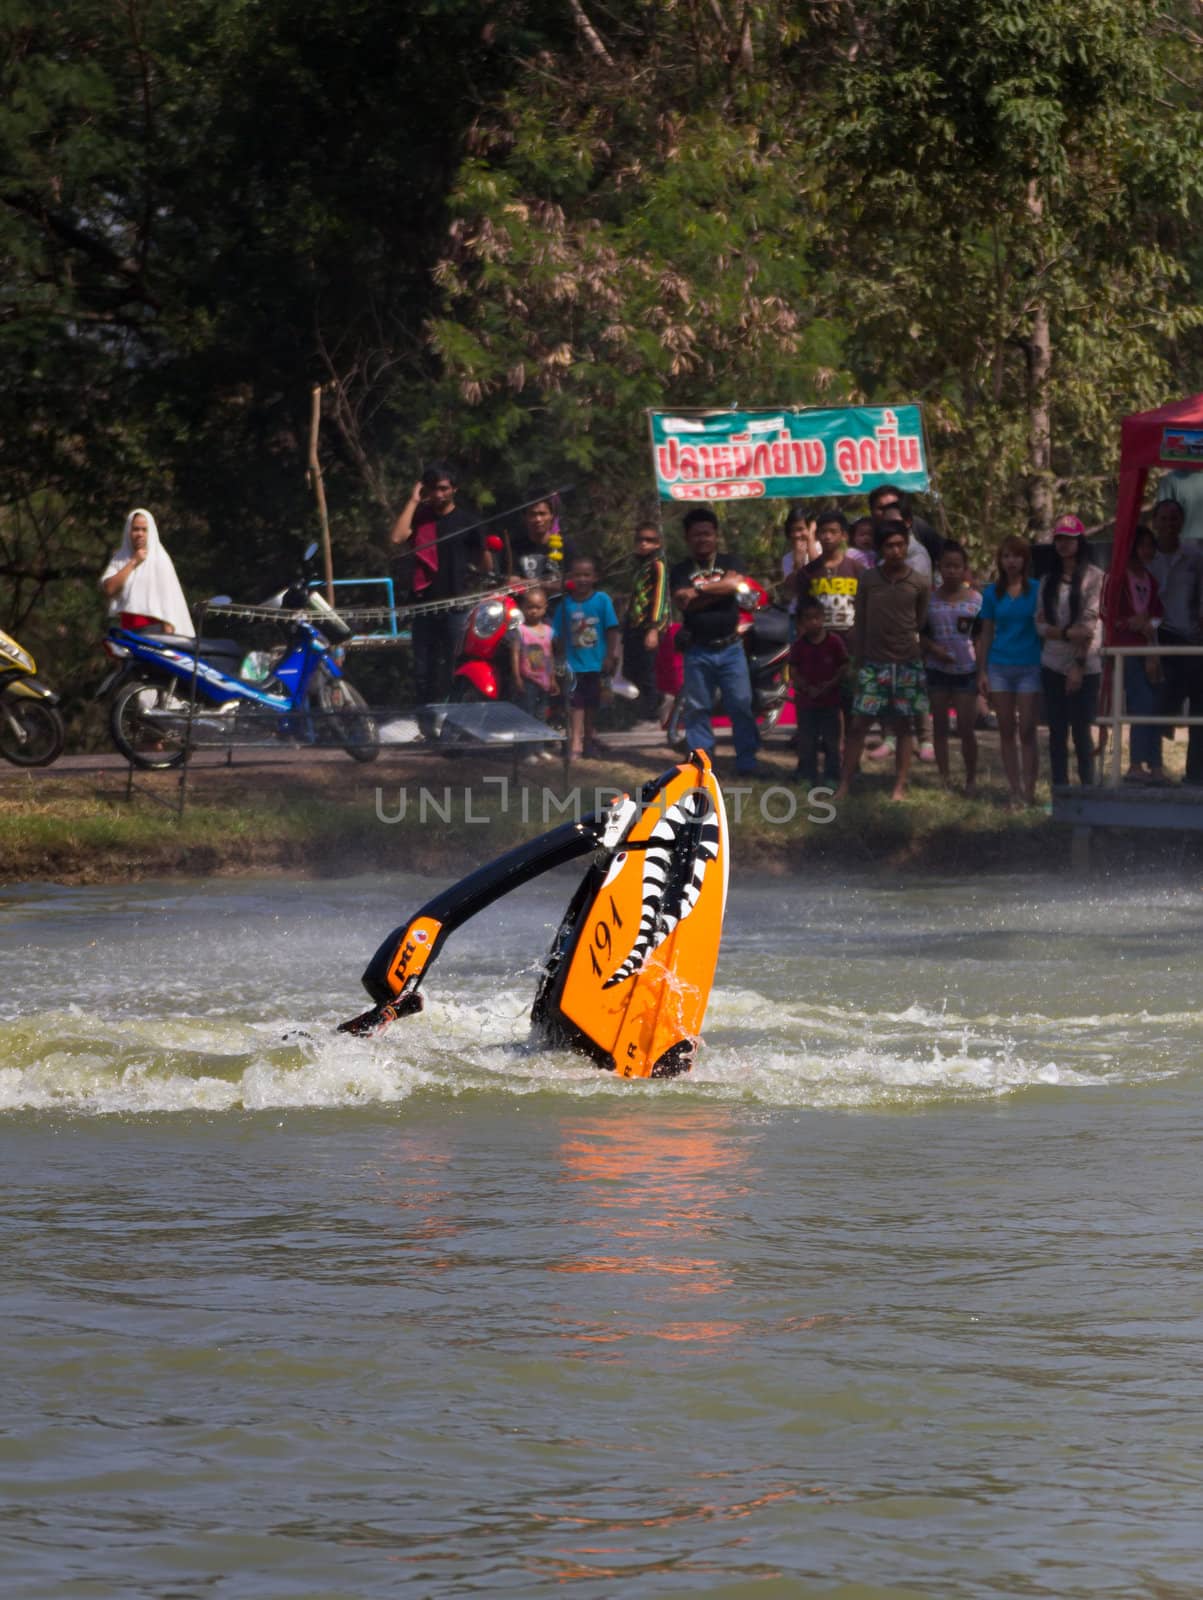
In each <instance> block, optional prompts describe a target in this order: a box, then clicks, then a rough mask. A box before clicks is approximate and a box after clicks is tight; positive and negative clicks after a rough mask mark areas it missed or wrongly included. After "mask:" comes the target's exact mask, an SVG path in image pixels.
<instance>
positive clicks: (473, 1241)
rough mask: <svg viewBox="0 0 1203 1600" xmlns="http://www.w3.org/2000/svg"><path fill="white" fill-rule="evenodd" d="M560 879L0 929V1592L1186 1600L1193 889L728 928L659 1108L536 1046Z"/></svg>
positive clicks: (234, 891) (806, 892)
mask: <svg viewBox="0 0 1203 1600" xmlns="http://www.w3.org/2000/svg"><path fill="white" fill-rule="evenodd" d="M572 881H573V880H572V878H571V877H570V876H569V877H565V878H559V879H557V880H556V881H554V882H550V883H548V882H544V883H543V884H541V885H539V886H534V887H532V888H530V889H528V890H526V891H523V892H522V893H521V894H520V895H518V896H515V897H513V898H512V900H511V901H510V902H509V903H507V904H505V905H504V906H499V907H495V908H493V910H492V911H490V912H489V913H487V914H486V915H485V916H483V917H481V918H480V919H478V920H477V922H476V923H475V924H472V925H470V926H469V927H468V928H465V929H464V930H462V931H461V932H460V933H459V934H457V935H455V936H454V937H453V938H452V940H451V941H450V943H449V944H448V946H447V949H446V951H445V952H444V954H443V956H442V957H441V958H440V960H439V962H438V964H437V966H436V967H435V969H434V971H433V973H432V974H431V977H430V980H429V983H428V988H429V991H430V999H429V1001H428V1009H427V1011H426V1013H425V1015H424V1016H422V1017H419V1018H415V1019H411V1020H408V1021H406V1022H403V1023H399V1024H397V1025H396V1026H395V1027H394V1028H392V1029H391V1030H390V1031H389V1032H387V1033H385V1034H384V1035H382V1036H380V1037H378V1038H376V1039H373V1040H368V1041H358V1040H352V1039H350V1038H348V1037H345V1036H335V1035H334V1034H333V1033H332V1031H331V1029H332V1025H333V1024H334V1022H336V1021H337V1020H338V1019H340V1018H342V1017H345V1016H349V1015H352V1014H354V1013H355V1012H356V1011H358V1010H359V1009H361V1007H362V1005H363V1003H364V1001H363V997H362V995H361V993H360V991H359V987H358V981H357V978H358V973H359V971H360V969H361V968H362V966H363V964H364V962H365V961H366V958H367V957H368V955H369V954H370V953H371V951H372V949H373V948H374V947H375V945H376V943H377V942H378V940H379V939H380V938H381V937H382V936H383V935H384V934H385V933H386V932H387V931H388V930H389V928H390V927H392V926H394V925H395V924H396V923H398V922H400V921H401V920H402V919H403V917H404V916H405V915H407V914H408V913H409V912H410V911H412V910H413V909H415V908H416V906H417V904H419V903H420V902H421V900H422V899H424V898H426V896H427V895H428V894H429V893H430V885H429V884H422V883H420V882H419V881H418V880H409V881H406V880H402V879H391V880H388V881H381V880H371V881H367V880H361V881H356V882H346V883H335V884H331V883H282V882H270V883H255V882H250V883H247V882H242V883H237V884H231V883H218V884H213V885H209V886H202V887H196V886H177V885H171V886H168V887H163V886H149V887H147V886H142V887H137V888H132V889H130V888H113V889H100V890H98V889H73V890H67V889H53V888H45V887H41V886H39V887H32V888H28V889H21V888H17V889H8V890H5V891H0V928H2V930H3V936H4V945H3V949H4V973H5V978H6V980H7V982H6V988H7V993H6V995H5V996H4V998H3V999H0V1159H2V1161H3V1186H2V1191H0V1194H2V1199H0V1251H2V1259H3V1285H4V1298H3V1307H4V1315H3V1319H2V1322H0V1352H2V1358H3V1369H2V1370H3V1374H4V1377H3V1397H4V1403H3V1406H2V1408H0V1506H2V1507H3V1511H2V1513H0V1574H2V1575H3V1576H2V1589H3V1594H4V1596H5V1597H6V1600H16V1597H21V1600H26V1597H34V1596H37V1597H47V1600H62V1597H110V1596H112V1597H121V1600H129V1597H148V1600H149V1597H153V1600H164V1597H171V1600H213V1597H218V1600H264V1597H289V1600H292V1597H297V1600H300V1597H306V1600H318V1597H322V1600H335V1597H348V1600H350V1597H354V1600H360V1597H365V1596H368V1597H372V1596H397V1595H406V1596H408V1595H414V1596H434V1597H450V1596H457V1597H458V1596H467V1595H474V1594H482V1595H485V1594H487V1595H499V1594H500V1595H515V1596H539V1595H551V1594H553V1593H555V1594H558V1595H562V1596H569V1597H571V1600H595V1597H596V1600H601V1597H609V1596H612V1595H614V1594H616V1593H620V1592H621V1593H623V1594H629V1595H632V1596H640V1597H642V1596H657V1595H672V1596H687V1595H707V1596H715V1597H726V1600H731V1597H743V1596H750V1597H756V1600H778V1597H789V1600H797V1597H809V1596H816V1597H817V1596H823V1597H833V1600H834V1597H838V1600H886V1597H891V1596H907V1597H914V1596H933V1597H940V1600H947V1597H950V1596H957V1597H959V1596H1038V1595H1048V1596H1057V1597H1060V1600H1065V1597H1070V1600H1075V1597H1082V1600H1087V1597H1089V1600H1098V1597H1100V1596H1123V1597H1130V1596H1137V1595H1148V1596H1156V1597H1157V1600H1171V1597H1178V1596H1182V1597H1187V1596H1191V1597H1195V1596H1197V1595H1199V1594H1200V1593H1201V1592H1203V1549H1201V1541H1200V1528H1201V1527H1203V1422H1201V1417H1203V1245H1201V1240H1200V1189H1201V1156H1203V1141H1201V1135H1200V1119H1199V1114H1198V1108H1199V1097H1200V1091H1201V1090H1203V1073H1201V1070H1200V1043H1201V1039H1203V1024H1201V1022H1200V1017H1199V1013H1198V1011H1197V1009H1196V994H1197V988H1198V980H1197V977H1196V974H1197V972H1198V970H1199V964H1200V959H1201V957H1203V886H1200V885H1198V884H1193V883H1190V884H1182V883H1168V882H1157V881H1150V880H1148V879H1144V880H1141V881H1140V882H1138V883H1131V884H1128V885H1126V886H1120V887H1115V888H1112V887H1105V888H1100V887H1099V886H1097V885H1096V886H1094V887H1090V886H1086V885H1083V886H1080V887H1070V886H1066V885H1063V884H1060V883H1056V882H1055V881H1054V880H1052V879H1035V878H1031V879H1027V878H1020V877H1012V878H1008V879H1006V880H985V881H983V880H977V881H972V882H970V881H948V882H936V883H926V884H912V883H905V884H904V883H898V882H896V883H894V884H892V885H887V886H885V887H882V886H876V887H874V886H870V885H857V884H853V885H851V886H850V885H847V884H837V883H834V882H830V881H825V882H822V883H818V884H807V883H801V882H779V881H775V882H771V883H755V884H746V883H745V884H739V885H736V886H735V887H734V888H733V893H732V900H731V905H730V909H729V914H728V922H727V932H726V937H725V940H724V945H723V952H722V957H721V960H720V963H719V974H718V981H717V986H716V989H715V993H714V997H713V1001H712V1005H711V1010H710V1014H709V1017H708V1024H707V1036H706V1048H705V1050H704V1053H703V1055H702V1057H701V1059H700V1061H699V1064H698V1067H697V1069H696V1071H695V1073H694V1075H693V1076H692V1078H690V1079H688V1080H677V1081H674V1082H672V1083H656V1084H648V1083H642V1084H625V1083H616V1082H614V1081H613V1080H611V1079H610V1078H609V1077H608V1076H607V1075H605V1074H603V1073H599V1072H598V1071H596V1069H594V1068H593V1067H591V1066H589V1065H587V1064H583V1063H582V1062H580V1061H579V1060H577V1059H575V1058H573V1057H570V1056H567V1055H542V1054H532V1053H528V1052H527V1051H526V1050H525V1049H524V1047H523V1043H524V1039H525V1032H526V1029H525V1012H526V1006H527V1005H528V1004H529V999H530V995H531V992H532V990H533V985H534V978H535V972H536V968H537V964H538V957H539V955H540V954H541V952H542V949H543V946H544V944H545V943H546V940H547V938H548V935H549V932H550V928H551V925H552V924H553V922H554V921H555V920H556V918H557V917H558V914H559V911H560V910H561V908H562V906H563V904H564V903H565V900H566V898H567V894H568V892H569V888H570V885H571V882H572Z"/></svg>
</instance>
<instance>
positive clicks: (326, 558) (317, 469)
mask: <svg viewBox="0 0 1203 1600" xmlns="http://www.w3.org/2000/svg"><path fill="white" fill-rule="evenodd" d="M310 400H311V406H310V411H309V472H308V477H309V481H310V483H311V484H312V485H313V492H314V494H315V495H316V496H317V515H318V521H319V522H320V523H321V525H322V566H323V568H324V569H325V574H326V599H327V600H328V601H329V603H330V604H331V605H333V604H334V557H333V555H332V554H331V551H330V517H329V513H328V512H327V510H326V486H325V484H324V483H323V482H322V464H321V461H320V460H319V459H318V453H317V437H318V433H319V432H320V430H321V426H322V388H321V385H320V384H318V383H315V384H314V386H313V390H312V393H311V395H310Z"/></svg>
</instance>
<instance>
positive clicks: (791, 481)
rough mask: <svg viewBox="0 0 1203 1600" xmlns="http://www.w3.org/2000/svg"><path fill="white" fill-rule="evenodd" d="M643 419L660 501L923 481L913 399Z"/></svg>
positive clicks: (845, 490)
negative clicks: (899, 403)
mask: <svg viewBox="0 0 1203 1600" xmlns="http://www.w3.org/2000/svg"><path fill="white" fill-rule="evenodd" d="M648 416H649V417H650V419H651V426H652V463H653V466H654V468H655V473H656V489H657V492H658V493H659V495H660V498H661V499H662V500H759V499H770V500H814V499H816V498H819V497H821V496H827V495H846V494H867V493H868V492H869V490H870V489H873V488H875V487H876V486H877V485H878V484H880V483H892V484H895V485H896V486H897V487H898V488H899V489H908V490H914V489H926V488H927V486H928V476H927V452H926V450H925V449H924V441H923V414H922V412H921V411H920V409H919V407H918V406H916V405H904V406H846V407H840V408H838V409H837V408H832V409H830V410H811V411H790V410H779V411H651V412H649V413H648Z"/></svg>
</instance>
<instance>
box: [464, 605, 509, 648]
mask: <svg viewBox="0 0 1203 1600" xmlns="http://www.w3.org/2000/svg"><path fill="white" fill-rule="evenodd" d="M504 616H505V606H504V605H503V604H502V602H501V601H500V600H484V601H482V602H481V604H480V605H478V606H477V608H476V610H475V611H474V612H473V613H472V624H471V626H472V632H473V633H474V634H475V636H476V637H477V638H478V639H479V640H480V642H481V644H484V643H486V642H487V641H488V640H489V639H491V638H492V636H493V635H494V634H495V633H496V632H497V630H498V628H499V627H500V626H501V623H502V619H503V618H504Z"/></svg>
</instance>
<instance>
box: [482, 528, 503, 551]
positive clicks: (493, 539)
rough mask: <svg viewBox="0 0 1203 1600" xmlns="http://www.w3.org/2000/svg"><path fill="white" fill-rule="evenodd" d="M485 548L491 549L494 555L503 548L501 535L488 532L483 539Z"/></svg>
mask: <svg viewBox="0 0 1203 1600" xmlns="http://www.w3.org/2000/svg"><path fill="white" fill-rule="evenodd" d="M485 549H486V550H491V551H492V552H493V554H494V555H496V554H497V552H498V551H500V550H504V549H505V542H504V540H503V539H502V538H501V535H500V534H497V533H491V534H489V536H488V538H487V539H486V540H485Z"/></svg>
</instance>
